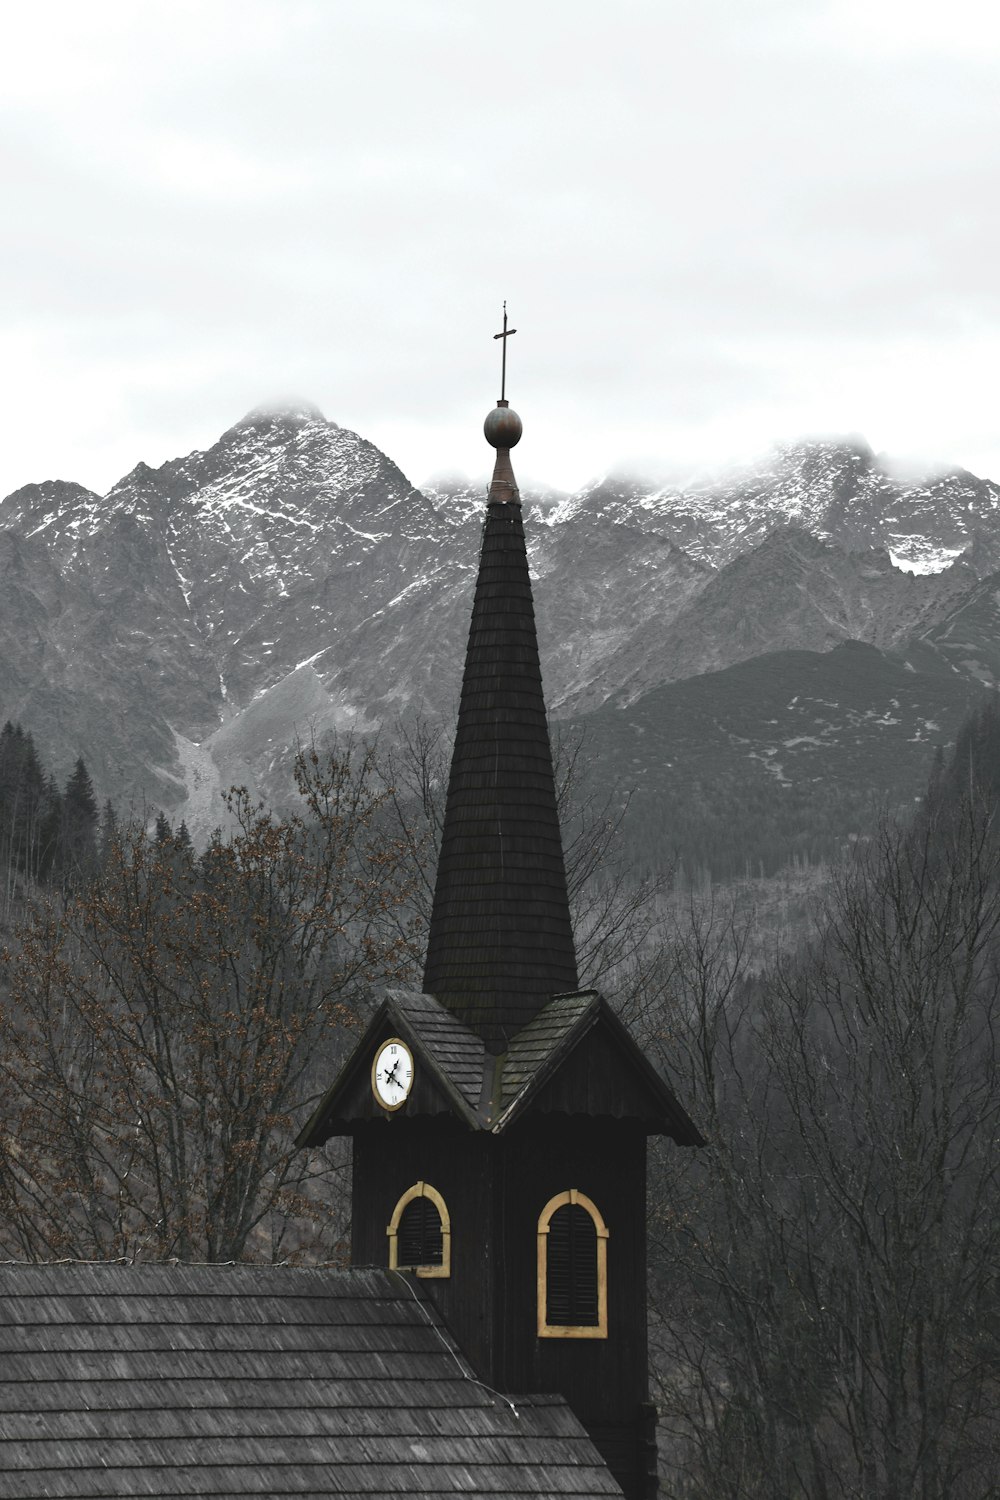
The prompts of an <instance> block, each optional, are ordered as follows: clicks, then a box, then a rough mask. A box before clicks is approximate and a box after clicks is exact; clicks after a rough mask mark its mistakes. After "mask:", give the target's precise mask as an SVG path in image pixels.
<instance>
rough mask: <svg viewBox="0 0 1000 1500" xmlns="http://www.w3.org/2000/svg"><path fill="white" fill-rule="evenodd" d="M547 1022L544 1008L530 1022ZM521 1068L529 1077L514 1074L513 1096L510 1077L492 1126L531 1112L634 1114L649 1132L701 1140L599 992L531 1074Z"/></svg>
mask: <svg viewBox="0 0 1000 1500" xmlns="http://www.w3.org/2000/svg"><path fill="white" fill-rule="evenodd" d="M559 998H560V1000H564V1001H570V1000H572V999H579V1000H582V999H584V998H585V997H583V996H580V997H559ZM544 1020H545V1013H544V1012H543V1014H542V1016H540V1017H539V1018H538V1021H537V1022H535V1023H533V1026H534V1027H535V1028H537V1027H538V1025H539V1023H541V1022H544ZM526 1030H527V1028H526ZM512 1051H513V1048H512ZM523 1071H524V1073H525V1074H526V1077H524V1078H522V1075H521V1074H518V1075H517V1078H516V1082H517V1083H518V1084H519V1085H520V1090H519V1093H518V1094H517V1095H516V1096H515V1097H514V1098H513V1099H509V1096H508V1093H507V1089H506V1079H505V1093H504V1104H505V1110H504V1113H503V1115H502V1116H501V1119H500V1121H499V1122H498V1126H497V1127H495V1128H500V1129H503V1128H505V1127H506V1126H507V1125H508V1124H510V1123H511V1122H512V1121H513V1120H514V1119H523V1118H524V1117H525V1116H526V1115H528V1114H550V1113H558V1114H566V1115H586V1116H589V1117H591V1118H594V1119H597V1118H601V1117H605V1118H612V1119H622V1120H625V1119H629V1120H637V1121H640V1122H641V1123H642V1124H643V1125H644V1126H645V1128H646V1129H647V1131H649V1132H650V1133H652V1134H665V1135H670V1136H672V1137H673V1138H674V1140H675V1141H677V1143H678V1144H679V1145H685V1146H696V1145H701V1144H703V1138H702V1136H701V1134H700V1132H699V1131H698V1130H697V1128H696V1127H695V1125H694V1124H693V1122H692V1121H691V1120H690V1118H689V1117H688V1115H687V1114H686V1112H685V1111H684V1110H683V1109H682V1108H681V1106H680V1104H679V1103H678V1102H677V1100H676V1098H675V1097H674V1095H673V1092H672V1091H671V1089H670V1088H669V1086H668V1084H667V1083H666V1081H665V1080H664V1079H663V1078H661V1077H660V1075H659V1073H658V1072H657V1071H656V1069H655V1068H654V1067H653V1066H652V1065H651V1064H650V1063H649V1061H648V1060H647V1058H646V1056H645V1054H644V1053H643V1052H642V1049H641V1048H640V1047H639V1046H638V1044H637V1043H636V1041H635V1040H634V1038H633V1037H632V1035H631V1033H630V1032H629V1031H628V1030H627V1029H626V1028H625V1027H624V1026H623V1025H622V1023H621V1022H620V1021H619V1020H618V1018H617V1017H616V1016H615V1015H614V1013H613V1012H612V1011H611V1010H610V1008H609V1006H608V1005H607V1002H606V1001H604V1000H602V999H600V998H599V997H592V1005H591V1008H590V1009H589V1010H587V1009H584V1008H582V1007H581V1008H580V1009H579V1012H578V1016H577V1020H576V1022H575V1024H574V1025H572V1026H569V1027H566V1028H565V1029H564V1030H562V1031H561V1032H559V1033H558V1035H557V1036H556V1037H555V1040H554V1042H553V1045H552V1048H551V1050H550V1051H549V1053H548V1054H545V1053H544V1052H540V1053H539V1056H538V1058H537V1060H536V1062H535V1065H534V1073H533V1074H530V1073H527V1070H523ZM508 1099H509V1102H508Z"/></svg>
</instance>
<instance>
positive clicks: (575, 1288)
mask: <svg viewBox="0 0 1000 1500" xmlns="http://www.w3.org/2000/svg"><path fill="white" fill-rule="evenodd" d="M546 1239H547V1242H548V1243H547V1255H548V1262H547V1265H546V1276H545V1285H546V1302H547V1307H546V1321H547V1322H548V1323H549V1324H550V1325H551V1326H554V1327H559V1328H573V1327H577V1328H588V1327H596V1325H597V1322H598V1301H597V1228H596V1226H595V1224H594V1221H593V1219H592V1218H591V1217H590V1215H589V1214H588V1212H587V1210H586V1209H585V1208H581V1207H580V1205H579V1204H578V1203H566V1204H564V1205H563V1206H562V1208H557V1209H556V1211H555V1213H554V1214H553V1215H552V1218H551V1219H550V1220H549V1232H548V1235H547V1236H546Z"/></svg>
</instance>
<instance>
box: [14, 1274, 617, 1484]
mask: <svg viewBox="0 0 1000 1500" xmlns="http://www.w3.org/2000/svg"><path fill="white" fill-rule="evenodd" d="M513 1402H514V1406H515V1407H516V1411H514V1410H512V1409H511V1406H510V1404H508V1402H507V1401H506V1400H504V1399H503V1398H502V1397H500V1396H498V1395H496V1394H495V1393H493V1392H491V1391H488V1390H487V1389H486V1388H485V1387H483V1386H482V1385H480V1384H478V1383H477V1382H476V1380H475V1379H474V1377H473V1373H472V1371H471V1369H470V1368H469V1366H468V1364H467V1363H466V1361H465V1360H464V1359H463V1357H462V1356H461V1354H460V1353H459V1352H458V1349H457V1348H456V1346H455V1344H454V1341H453V1340H452V1338H451V1336H450V1334H449V1333H448V1331H447V1329H446V1328H445V1326H444V1325H443V1324H442V1323H441V1321H440V1318H439V1317H438V1316H437V1314H436V1312H435V1311H434V1308H433V1306H432V1304H431V1303H430V1302H428V1301H427V1299H426V1298H425V1296H424V1294H423V1290H422V1288H421V1286H420V1284H419V1282H416V1281H412V1280H411V1279H410V1278H408V1277H404V1276H401V1275H399V1274H398V1273H395V1272H391V1271H384V1270H352V1271H334V1270H315V1269H310V1270H297V1269H290V1268H286V1267H279V1266H273V1267H272V1266H269V1267H256V1266H254V1267H251V1266H150V1265H141V1266H126V1265H83V1264H67V1265H47V1266H23V1265H5V1266H0V1439H2V1441H0V1493H2V1494H3V1495H4V1497H5V1500H25V1497H35V1496H49V1497H64V1500H70V1497H72V1500H77V1497H97V1496H104V1497H111V1496H116V1497H123V1496H131V1497H139V1496H146V1495H155V1496H161V1497H163V1496H181V1495H188V1496H209V1495H211V1496H213V1497H216V1500H222V1497H233V1500H243V1497H246V1496H251V1495H261V1496H265V1495H266V1496H271V1497H275V1500H277V1497H281V1496H292V1495H294V1496H297V1497H299V1500H320V1497H324V1500H329V1497H331V1496H351V1495H356V1496H372V1495H383V1496H388V1495H392V1496H404V1495H420V1496H423V1497H425V1500H433V1497H435V1496H438V1497H444V1496H451V1495H459V1494H461V1495H466V1496H478V1497H480V1500H494V1497H495V1500H506V1497H509V1496H517V1495H531V1496H551V1497H556V1496H558V1497H561V1500H565V1497H574V1496H576V1497H579V1500H585V1497H587V1500H589V1497H594V1496H607V1495H620V1494H621V1491H620V1490H619V1489H618V1487H617V1485H616V1484H615V1483H614V1481H613V1480H612V1478H611V1476H610V1474H609V1472H608V1470H607V1469H606V1468H605V1466H604V1464H603V1462H602V1460H601V1459H600V1457H599V1455H598V1454H597V1452H596V1450H595V1449H594V1448H593V1447H592V1446H591V1444H590V1441H589V1439H588V1438H587V1437H586V1434H585V1433H584V1431H583V1429H582V1428H581V1427H580V1425H579V1423H578V1422H577V1420H576V1418H575V1417H574V1416H573V1414H572V1412H571V1411H570V1409H569V1407H568V1406H567V1405H566V1403H565V1402H564V1401H563V1400H561V1399H560V1398H556V1397H539V1396H533V1397H516V1396H515V1397H514V1398H513Z"/></svg>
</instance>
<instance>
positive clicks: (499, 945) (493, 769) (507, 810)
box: [423, 325, 578, 1052]
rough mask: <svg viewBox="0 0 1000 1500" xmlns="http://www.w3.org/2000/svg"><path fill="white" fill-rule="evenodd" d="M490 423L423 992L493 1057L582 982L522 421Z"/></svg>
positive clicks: (499, 411) (505, 417)
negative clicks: (531, 560)
mask: <svg viewBox="0 0 1000 1500" xmlns="http://www.w3.org/2000/svg"><path fill="white" fill-rule="evenodd" d="M505 326H506V325H505ZM503 347H504V348H506V341H505V342H504V346H503ZM485 430H486V436H487V439H488V440H489V441H490V442H491V443H492V444H493V446H494V447H495V448H496V450H497V457H496V465H495V468H494V472H493V480H492V483H491V485H490V492H489V498H488V501H487V507H486V523H485V525H484V527H483V538H482V549H481V552H480V558H479V577H478V580H477V583H476V595H475V601H474V604H473V609H472V625H471V629H470V631H469V645H468V650H467V652H466V658H465V675H464V677H463V681H462V696H461V702H460V707H459V714H458V730H457V733H456V736H455V749H454V752H453V755H452V762H451V777H450V780H449V785H448V800H447V805H446V808H445V819H444V831H443V834H442V839H441V854H440V858H439V862H438V872H437V885H436V887H435V892H434V907H433V911H432V914H431V925H430V936H429V940H428V946H427V964H426V968H425V971H424V985H423V987H424V990H425V991H426V992H427V993H428V994H432V995H435V996H437V998H438V999H439V1000H440V1001H441V1002H442V1004H444V1005H446V1006H448V1008H449V1009H450V1010H452V1011H453V1012H454V1013H455V1014H456V1015H457V1016H458V1017H459V1019H460V1020H462V1021H464V1022H465V1024H466V1025H467V1026H469V1027H471V1028H472V1030H474V1031H476V1032H477V1033H478V1034H479V1035H480V1036H481V1037H482V1038H483V1040H484V1041H485V1042H486V1044H487V1046H488V1047H489V1048H490V1049H491V1050H492V1051H496V1052H501V1051H504V1050H506V1046H507V1042H508V1041H509V1039H510V1038H511V1037H512V1036H513V1035H514V1034H515V1033H516V1032H517V1031H519V1030H520V1029H521V1027H522V1026H525V1025H526V1024H527V1023H528V1022H529V1021H530V1020H531V1019H532V1018H533V1017H534V1016H535V1015H537V1013H538V1011H539V1010H540V1009H541V1008H542V1006H543V1005H544V1004H545V1002H546V1000H548V999H549V997H550V996H551V995H553V994H559V993H567V992H570V991H573V990H576V989H577V987H578V986H577V970H576V953H575V950H574V946H573V933H572V928H571V926H570V917H569V899H568V896H567V891H566V872H565V866H564V863H563V852H562V840H561V837H560V833H559V818H558V813H557V811H556V794H555V782H554V778H553V774H552V752H551V749H550V745H549V733H548V724H547V721H546V717H545V701H544V698H543V695H542V674H541V670H540V667H539V663H538V644H537V638H536V635H535V615H534V606H533V602H532V595H531V581H530V578H529V576H528V558H527V553H526V551H525V544H524V527H523V525H522V520H521V503H520V496H519V494H518V491H517V484H516V481H515V479H514V472H513V469H512V467H511V462H510V449H511V447H513V445H514V444H515V443H516V442H517V440H518V438H519V437H520V435H521V423H520V420H519V418H518V417H517V414H516V413H515V412H513V411H511V410H510V409H509V407H508V404H507V402H506V400H504V399H502V398H501V400H500V401H499V402H498V403H497V408H496V410H494V411H491V412H490V414H489V416H488V417H487V419H486V424H485Z"/></svg>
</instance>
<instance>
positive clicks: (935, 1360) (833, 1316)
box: [0, 701, 1000, 1500]
mask: <svg viewBox="0 0 1000 1500" xmlns="http://www.w3.org/2000/svg"><path fill="white" fill-rule="evenodd" d="M0 745H2V747H3V766H4V782H3V786H4V802H3V809H4V812H3V818H4V822H3V829H4V839H5V843H4V846H3V849H4V856H5V859H6V867H5V869H6V880H7V889H8V890H10V891H12V892H16V893H17V905H18V908H19V911H20V916H21V921H20V924H19V926H18V928H17V930H16V932H14V933H13V934H12V935H11V936H10V937H9V940H8V946H7V950H6V952H5V955H4V962H3V997H2V1005H3V1009H2V1014H0V1043H2V1046H0V1089H2V1094H0V1097H2V1098H3V1108H2V1117H0V1253H5V1254H7V1255H11V1256H13V1257H16V1258H28V1259H47V1258H52V1257H53V1256H63V1255H69V1256H74V1257H80V1258H84V1259H87V1258H98V1259H106V1258H113V1257H117V1256H126V1257H128V1258H129V1259H143V1258H147V1259H161V1258H164V1257H168V1256H178V1257H180V1258H181V1259H198V1260H202V1259H207V1260H229V1259H236V1260H261V1259H263V1260H272V1259H278V1258H286V1257H289V1256H291V1257H292V1258H295V1259H301V1260H312V1261H327V1260H334V1261H336V1260H337V1259H338V1258H342V1256H343V1254H344V1244H345V1239H344V1237H345V1232H346V1225H347V1222H348V1220H349V1215H350V1195H349V1184H348V1174H347V1172H346V1170H345V1168H346V1157H345V1155H344V1153H343V1151H342V1150H341V1149H339V1148H338V1149H337V1150H332V1151H329V1152H326V1151H324V1152H318V1153H301V1152H295V1151H294V1150H293V1149H292V1140H293V1138H294V1134H295V1131H296V1129H297V1128H298V1127H299V1126H300V1125H301V1123H302V1121H303V1119H304V1118H305V1115H306V1113H307V1111H308V1109H309V1107H310V1101H311V1100H313V1099H314V1098H315V1097H316V1094H317V1092H318V1091H319V1090H320V1089H321V1088H322V1087H323V1086H324V1085H325V1083H327V1082H328V1081H329V1078H330V1077H331V1076H332V1073H333V1071H334V1070H335V1069H336V1067H337V1066H338V1063H339V1060H340V1059H341V1058H342V1057H343V1056H344V1053H345V1050H346V1049H347V1048H348V1047H349V1046H350V1044H351V1038H352V1035H353V1034H355V1028H356V1025H357V1022H358V1020H359V1018H360V1017H362V1016H363V1015H364V1014H366V1013H367V1009H368V1007H369V1005H370V1003H371V996H372V994H373V992H374V991H376V990H377V988H378V986H379V985H381V984H385V983H413V982H415V981H416V979H417V977H418V976H419V973H420V965H421V957H422V943H423V934H424V930H425V925H424V915H425V912H426V899H427V892H428V887H429V882H430V880H431V879H432V876H433V862H434V846H435V826H436V822H437V819H438V815H439V808H438V807H437V802H436V797H437V795H438V789H439V785H440V761H439V756H440V750H439V746H438V744H437V741H436V739H435V737H434V736H433V735H430V734H429V733H428V736H427V738H425V739H424V740H422V741H420V742H419V743H414V744H411V746H410V747H409V750H408V751H407V753H406V754H405V755H402V756H401V755H400V754H399V753H398V752H397V754H396V758H395V760H392V759H390V760H389V761H386V760H385V759H383V760H382V761H379V760H378V759H377V758H376V756H375V755H374V754H373V752H371V751H367V750H365V749H364V747H361V746H355V747H354V748H353V751H352V753H350V754H341V755H339V756H337V755H333V756H329V757H327V756H321V755H320V754H319V753H318V752H315V751H314V752H310V753H308V754H305V755H301V756H300V758H299V764H298V781H299V788H300V792H301V794H302V802H301V808H300V811H299V812H298V813H296V814H294V815H290V816H287V817H284V818H277V817H275V816H273V815H272V814H271V813H270V812H269V811H268V810H267V809H266V808H263V807H261V806H258V805H256V804H254V803H253V802H252V801H251V800H250V799H249V797H248V796H247V795H246V794H243V793H237V794H235V795H234V797H233V799H232V812H233V832H232V833H231V834H230V835H227V836H223V835H222V834H219V835H217V836H216V837H215V839H213V840H212V841H211V843H210V844H209V846H208V847H207V848H206V849H205V850H203V851H201V852H199V851H197V850H196V849H195V848H194V847H193V846H192V844H191V841H190V839H189V838H188V837H187V833H186V830H185V829H183V828H182V827H178V828H177V829H173V828H172V827H171V825H170V824H169V822H168V821H167V819H166V818H165V817H164V816H163V815H161V816H160V817H159V819H158V820H157V822H156V825H155V827H154V828H153V829H151V830H149V831H147V830H146V829H144V828H139V827H135V826H130V827H124V828H119V827H117V826H116V824H115V819H114V815H113V813H112V812H111V811H110V810H107V811H106V814H105V817H104V819H103V820H99V819H98V815H97V809H96V807H95V806H94V804H93V798H92V795H90V794H89V792H88V790H87V787H88V781H87V777H86V768H85V767H82V766H80V765H78V766H77V768H76V769H75V770H74V772H73V774H72V775H71V777H70V778H69V780H68V782H67V785H66V788H65V790H63V791H60V790H59V789H58V788H55V787H54V786H53V784H52V781H51V778H50V777H49V776H48V775H47V774H46V772H45V771H44V769H43V767H42V764H41V760H40V757H39V756H38V754H37V752H36V750H35V747H34V745H33V743H32V740H31V737H30V735H29V734H27V733H26V732H24V731H23V730H19V729H17V728H14V727H12V726H9V725H8V726H7V727H6V728H5V729H4V731H3V733H2V736H0ZM581 755H585V752H581V751H580V750H577V751H576V752H575V754H569V755H568V756H567V757H565V758H564V759H563V762H562V769H561V771H560V776H559V779H560V783H561V785H562V787H563V793H562V797H563V816H564V820H565V823H566V827H567V830H568V838H567V844H568V852H569V868H570V884H571V887H572V890H573V894H574V903H575V913H576V915H575V920H576V922H577V926H578V930H579V933H580V936H581V939H582V947H583V950H584V951H583V955H582V957H583V962H584V965H585V966H589V967H588V969H587V972H588V974H590V973H593V974H594V975H598V976H600V975H602V974H603V976H604V977H603V980H602V982H603V983H604V984H606V985H607V984H612V985H614V986H615V991H616V1000H617V1003H618V1005H619V1007H620V1009H621V1012H622V1014H623V1015H624V1017H625V1018H626V1019H627V1020H628V1021H629V1023H630V1024H631V1025H632V1027H633V1028H634V1029H635V1031H636V1033H637V1034H638V1035H639V1037H640V1038H641V1039H642V1040H643V1041H644V1042H645V1043H646V1044H647V1045H648V1046H649V1048H650V1049H651V1050H652V1051H653V1052H654V1053H655V1055H656V1056H657V1057H658V1059H659V1062H660V1065H661V1067H662V1068H663V1070H664V1071H665V1072H666V1073H667V1074H668V1076H669V1077H670V1079H671V1081H672V1083H673V1085H674V1087H675V1088H676V1091H677V1093H678V1095H679V1097H680V1098H681V1099H682V1100H683V1101H684V1103H685V1106H686V1107H687V1108H688V1109H689V1110H690V1112H691V1114H692V1116H693V1118H694V1119H695V1121H696V1122H697V1124H698V1126H699V1127H700V1129H701V1130H702V1131H703V1133H704V1134H705V1135H706V1137H707V1140H708V1144H707V1146H706V1147H705V1149H704V1150H702V1151H699V1152H692V1153H688V1152H681V1151H678V1150H676V1149H660V1148H657V1149H656V1150H655V1151H654V1154H653V1162H652V1168H651V1175H650V1183H649V1192H650V1196H649V1212H650V1265H649V1271H650V1291H651V1308H652V1323H651V1333H652V1371H653V1381H654V1391H655V1395H656V1399H657V1402H658V1405H659V1407H660V1412H661V1432H660V1453H661V1470H662V1472H661V1478H662V1482H663V1492H664V1493H665V1494H666V1495H671V1496H676V1497H683V1500H710V1497H711V1500H715V1497H717V1496H719V1495H725V1496H727V1497H728V1496H733V1497H737V1500H775V1497H779V1496H780V1497H782V1500H784V1497H790V1500H791V1497H795V1500H814V1497H816V1496H827V1497H833V1496H858V1497H860V1496H866V1497H867V1496H872V1497H874V1496H878V1497H879V1500H913V1497H919V1500H993V1497H995V1494H996V1488H995V1469H996V1464H995V1457H996V1453H997V1451H998V1445H1000V1373H998V1372H1000V1287H998V1282H997V1277H996V1266H997V1264H998V1263H1000V1098H998V1095H997V1070H998V1063H1000V1056H998V1046H1000V1043H998V1038H1000V998H998V990H1000V986H998V976H1000V769H998V768H1000V708H998V707H997V705H996V703H995V702H993V701H991V702H989V703H988V704H987V705H986V706H985V707H982V708H980V709H978V710H977V711H976V712H975V713H973V714H972V715H971V716H969V717H968V718H967V719H966V721H965V724H964V725H963V727H962V729H961V731H960V733H959V736H958V741H957V745H956V747H955V750H954V752H953V753H952V754H951V755H950V756H949V757H948V758H947V759H945V758H944V757H942V756H940V755H939V756H938V757H937V760H936V762H935V764H934V765H933V766H932V770H931V777H930V783H929V785H928V786H926V787H925V795H924V797H923V798H922V799H921V801H920V803H919V805H918V806H917V808H916V811H915V813H913V814H911V815H910V816H909V817H908V818H906V819H893V818H891V817H889V816H888V815H885V816H883V817H882V818H881V819H877V820H875V821H873V822H872V823H871V825H870V827H869V832H868V835H867V836H866V837H865V838H864V839H862V840H860V841H859V842H858V843H857V844H856V845H855V846H854V847H853V849H852V851H851V852H850V854H849V855H848V856H847V857H845V858H844V859H842V860H841V861H840V863H839V864H838V865H837V866H836V867H835V868H834V869H833V870H832V872H831V878H830V880H829V882H828V885H827V892H826V896H825V899H824V900H823V902H822V903H821V904H820V905H819V906H818V907H817V909H816V910H815V912H814V916H813V921H812V925H811V930H810V932H809V934H808V936H807V938H806V939H805V940H804V941H803V942H802V943H801V944H800V945H799V946H798V948H797V949H796V951H794V952H791V953H786V954H784V955H783V956H782V957H780V958H778V959H776V960H774V961H773V962H771V963H762V961H761V951H760V944H759V933H758V932H757V930H756V928H755V917H754V913H753V912H752V911H748V910H747V909H746V908H745V907H744V908H742V909H737V908H736V907H735V906H734V905H733V904H732V903H731V902H730V901H729V900H728V898H727V891H726V889H725V888H724V887H718V886H717V887H715V888H714V890H711V889H710V888H708V887H703V890H704V891H705V893H704V894H702V895H698V894H697V893H694V894H689V895H688V896H686V897H685V898H684V899H683V900H681V899H678V898H677V895H676V893H675V899H674V900H673V902H671V903H669V904H668V910H669V916H668V918H667V919H666V921H663V920H662V912H663V907H662V904H661V905H658V904H657V903H656V902H655V901H654V902H653V903H652V904H651V903H650V902H648V901H646V899H645V898H646V897H647V896H651V895H652V896H655V894H656V888H655V887H653V888H650V889H647V890H645V891H643V890H642V889H641V888H637V887H636V886H635V884H634V882H632V881H630V880H629V879H627V878H626V873H625V870H624V869H623V867H622V866H621V864H620V863H616V861H620V858H621V846H620V844H617V843H616V836H615V820H616V815H615V808H614V806H613V805H612V804H610V803H609V804H603V805H601V804H595V803H594V802H593V801H592V800H590V799H588V797H587V795H586V793H585V791H583V790H581V780H580V775H579V773H580V771H581V766H580V764H579V762H580V758H581ZM584 780H585V778H584ZM29 793H30V794H29ZM57 813H58V816H57ZM99 824H100V826H99ZM43 826H44V827H46V828H47V829H48V830H49V832H48V833H47V834H46V833H43V831H42V830H43ZM616 851H617V852H616ZM11 910H12V911H13V907H12V908H11ZM654 919H655V920H654Z"/></svg>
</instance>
